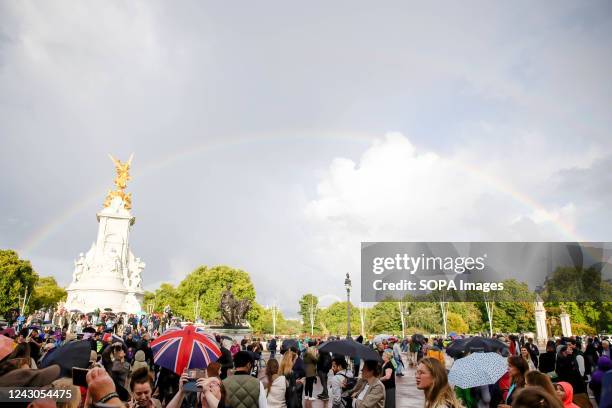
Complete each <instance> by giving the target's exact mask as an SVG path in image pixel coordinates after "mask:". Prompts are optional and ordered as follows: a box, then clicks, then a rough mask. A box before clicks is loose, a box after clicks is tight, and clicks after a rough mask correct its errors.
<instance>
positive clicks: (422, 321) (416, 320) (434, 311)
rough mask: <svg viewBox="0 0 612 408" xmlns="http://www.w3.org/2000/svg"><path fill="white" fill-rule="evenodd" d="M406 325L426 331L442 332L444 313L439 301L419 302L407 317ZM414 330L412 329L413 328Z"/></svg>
mask: <svg viewBox="0 0 612 408" xmlns="http://www.w3.org/2000/svg"><path fill="white" fill-rule="evenodd" d="M406 326H407V327H410V328H417V329H418V331H419V332H424V333H442V331H443V329H442V313H441V311H440V306H439V304H438V303H437V302H417V303H415V307H414V310H412V311H411V312H410V314H409V315H408V316H407V317H406ZM411 330H412V329H411Z"/></svg>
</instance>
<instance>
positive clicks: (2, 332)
mask: <svg viewBox="0 0 612 408" xmlns="http://www.w3.org/2000/svg"><path fill="white" fill-rule="evenodd" d="M1 335H4V336H8V337H15V329H14V328H12V327H7V328H6V329H4V330H0V336H1Z"/></svg>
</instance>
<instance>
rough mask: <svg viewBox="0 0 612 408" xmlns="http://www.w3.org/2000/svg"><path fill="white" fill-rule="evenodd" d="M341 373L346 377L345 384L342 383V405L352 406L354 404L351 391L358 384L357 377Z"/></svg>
mask: <svg viewBox="0 0 612 408" xmlns="http://www.w3.org/2000/svg"><path fill="white" fill-rule="evenodd" d="M339 374H340V375H341V376H343V377H344V384H343V385H342V406H343V407H348V408H350V407H352V406H353V398H351V391H352V390H353V388H355V386H356V385H357V378H355V377H349V376H347V375H346V374H341V373H339Z"/></svg>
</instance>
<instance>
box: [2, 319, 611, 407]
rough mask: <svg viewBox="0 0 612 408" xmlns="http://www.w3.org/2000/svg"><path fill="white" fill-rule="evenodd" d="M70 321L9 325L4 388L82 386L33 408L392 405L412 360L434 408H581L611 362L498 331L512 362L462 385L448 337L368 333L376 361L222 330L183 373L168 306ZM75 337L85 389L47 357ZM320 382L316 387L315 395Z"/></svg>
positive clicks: (316, 341) (316, 344)
mask: <svg viewBox="0 0 612 408" xmlns="http://www.w3.org/2000/svg"><path fill="white" fill-rule="evenodd" d="M60 316H61V314H60ZM68 316H70V318H69V319H66V320H60V323H62V324H63V325H62V324H60V325H57V326H55V327H54V328H53V329H51V328H50V327H52V326H47V327H44V325H43V327H40V326H37V325H36V324H37V319H38V317H37V316H34V317H32V316H30V317H29V318H28V319H21V320H19V319H14V320H13V321H12V322H10V323H9V324H8V325H7V326H6V327H0V334H2V335H0V387H6V386H15V387H16V386H22V387H28V386H30V387H31V386H35V387H41V389H58V388H62V389H71V390H72V391H73V393H72V395H74V398H72V399H71V400H70V401H65V402H55V401H49V400H44V399H41V400H37V401H35V402H34V403H31V404H30V405H31V406H41V407H46V406H49V407H51V406H66V407H74V408H77V407H90V406H98V407H125V406H127V407H130V408H136V407H141V408H145V407H146V408H153V407H155V408H162V407H168V408H188V407H206V408H217V407H220V408H230V407H231V408H266V407H270V408H302V407H304V406H306V407H307V408H310V407H311V405H312V402H313V401H316V400H320V401H322V402H323V404H324V406H327V407H328V408H353V407H355V408H394V407H395V405H396V399H397V396H396V385H397V381H398V378H401V377H402V376H404V375H405V373H406V372H407V370H408V369H409V368H410V367H412V368H411V369H410V371H411V372H412V371H414V373H415V374H414V375H415V380H416V387H417V389H419V390H422V392H423V395H424V400H425V405H424V406H425V407H427V408H442V407H447V408H459V407H465V408H481V407H498V408H509V407H533V406H538V407H555V408H556V407H572V408H574V407H576V406H579V407H590V406H592V405H591V403H590V400H589V396H588V394H587V392H588V390H590V391H591V393H592V394H593V395H594V398H595V400H596V401H597V403H600V401H601V399H602V389H601V386H602V378H603V375H604V374H605V373H606V372H608V371H609V370H610V369H612V360H611V359H610V344H609V341H608V340H605V339H600V338H598V337H589V338H586V339H583V338H580V337H572V338H560V339H557V340H555V341H552V340H551V341H549V342H548V344H547V346H546V349H545V351H543V352H540V350H539V348H538V347H537V346H536V345H535V344H534V343H533V340H532V339H530V338H527V337H519V336H512V335H510V336H507V337H501V336H499V337H498V338H499V340H501V341H503V342H504V343H505V345H506V347H504V348H503V349H500V350H498V351H497V352H499V353H501V354H503V355H504V356H506V357H507V372H506V373H505V374H504V375H503V376H502V377H501V378H500V379H499V380H498V381H496V382H495V383H494V384H489V385H486V386H480V387H474V388H471V389H460V388H458V387H454V386H453V385H452V384H450V383H449V380H448V368H449V367H451V366H452V363H453V361H452V359H450V358H449V357H448V356H447V354H446V352H445V350H446V348H447V347H448V346H449V343H451V341H452V340H453V339H451V338H443V337H434V338H431V339H428V338H425V337H424V336H418V335H415V336H410V337H406V338H403V339H401V338H396V337H393V336H377V337H374V338H373V339H370V340H367V339H366V340H365V341H364V339H363V338H362V337H361V336H359V337H358V338H356V339H355V341H356V342H358V343H362V344H364V346H365V347H371V349H373V350H375V351H376V353H377V355H378V357H379V358H378V359H377V360H369V359H365V360H364V359H361V358H359V357H356V356H353V357H348V356H344V355H339V354H331V353H328V352H322V351H320V346H321V344H322V343H323V342H325V341H327V340H329V339H328V338H308V337H302V338H299V339H291V341H287V339H284V340H283V339H281V338H277V337H272V338H268V339H265V340H264V339H261V338H254V337H252V338H240V339H238V338H236V339H232V338H230V337H227V336H219V335H217V336H216V338H215V340H216V342H217V344H218V346H219V350H220V356H219V358H218V359H216V361H214V362H212V363H210V364H208V366H207V367H205V368H202V369H195V370H194V369H186V370H185V371H184V372H182V373H175V372H173V371H171V370H169V369H166V368H163V367H160V366H158V365H156V364H155V361H154V357H153V352H152V349H151V341H152V340H153V339H154V338H155V337H156V336H158V334H159V333H161V331H162V330H164V329H167V328H169V327H172V325H173V324H177V322H176V321H174V320H173V318H172V314H171V311H169V310H168V311H167V312H165V313H164V314H163V315H160V316H153V315H151V316H140V317H137V316H129V315H128V316H117V315H115V314H113V313H112V312H106V313H105V312H102V313H99V314H97V315H95V314H94V315H84V314H79V315H78V318H77V319H76V320H75V319H72V316H71V315H68ZM124 318H125V319H124ZM43 319H44V318H43ZM73 342H87V344H88V347H86V348H87V351H88V352H89V367H87V373H86V376H85V379H84V383H83V384H77V383H76V381H75V379H74V375H73V378H70V375H71V373H67V372H65V370H63V369H61V367H59V368H58V366H56V365H51V366H48V365H45V364H44V361H45V360H46V359H47V358H48V357H49V356H50V355H53V353H55V352H56V351H57V350H59V349H61V348H62V347H64V346H66V345H68V344H71V343H73ZM264 351H267V353H264ZM467 355H469V352H466V353H465V354H464V355H461V356H458V357H457V356H455V358H463V357H465V356H467ZM405 365H406V366H405ZM317 383H319V385H320V387H319V389H320V390H321V391H320V392H319V393H315V392H314V391H315V384H317ZM45 404H46V405H45ZM26 405H27V403H23V404H21V406H26ZM601 406H603V405H600V407H601Z"/></svg>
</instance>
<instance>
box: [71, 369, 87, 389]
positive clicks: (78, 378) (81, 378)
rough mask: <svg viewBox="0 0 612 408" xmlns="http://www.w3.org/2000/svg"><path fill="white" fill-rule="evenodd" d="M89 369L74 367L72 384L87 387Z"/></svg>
mask: <svg viewBox="0 0 612 408" xmlns="http://www.w3.org/2000/svg"><path fill="white" fill-rule="evenodd" d="M87 371H88V370H87V369H86V368H79V367H72V384H74V385H76V386H79V387H87Z"/></svg>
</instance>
